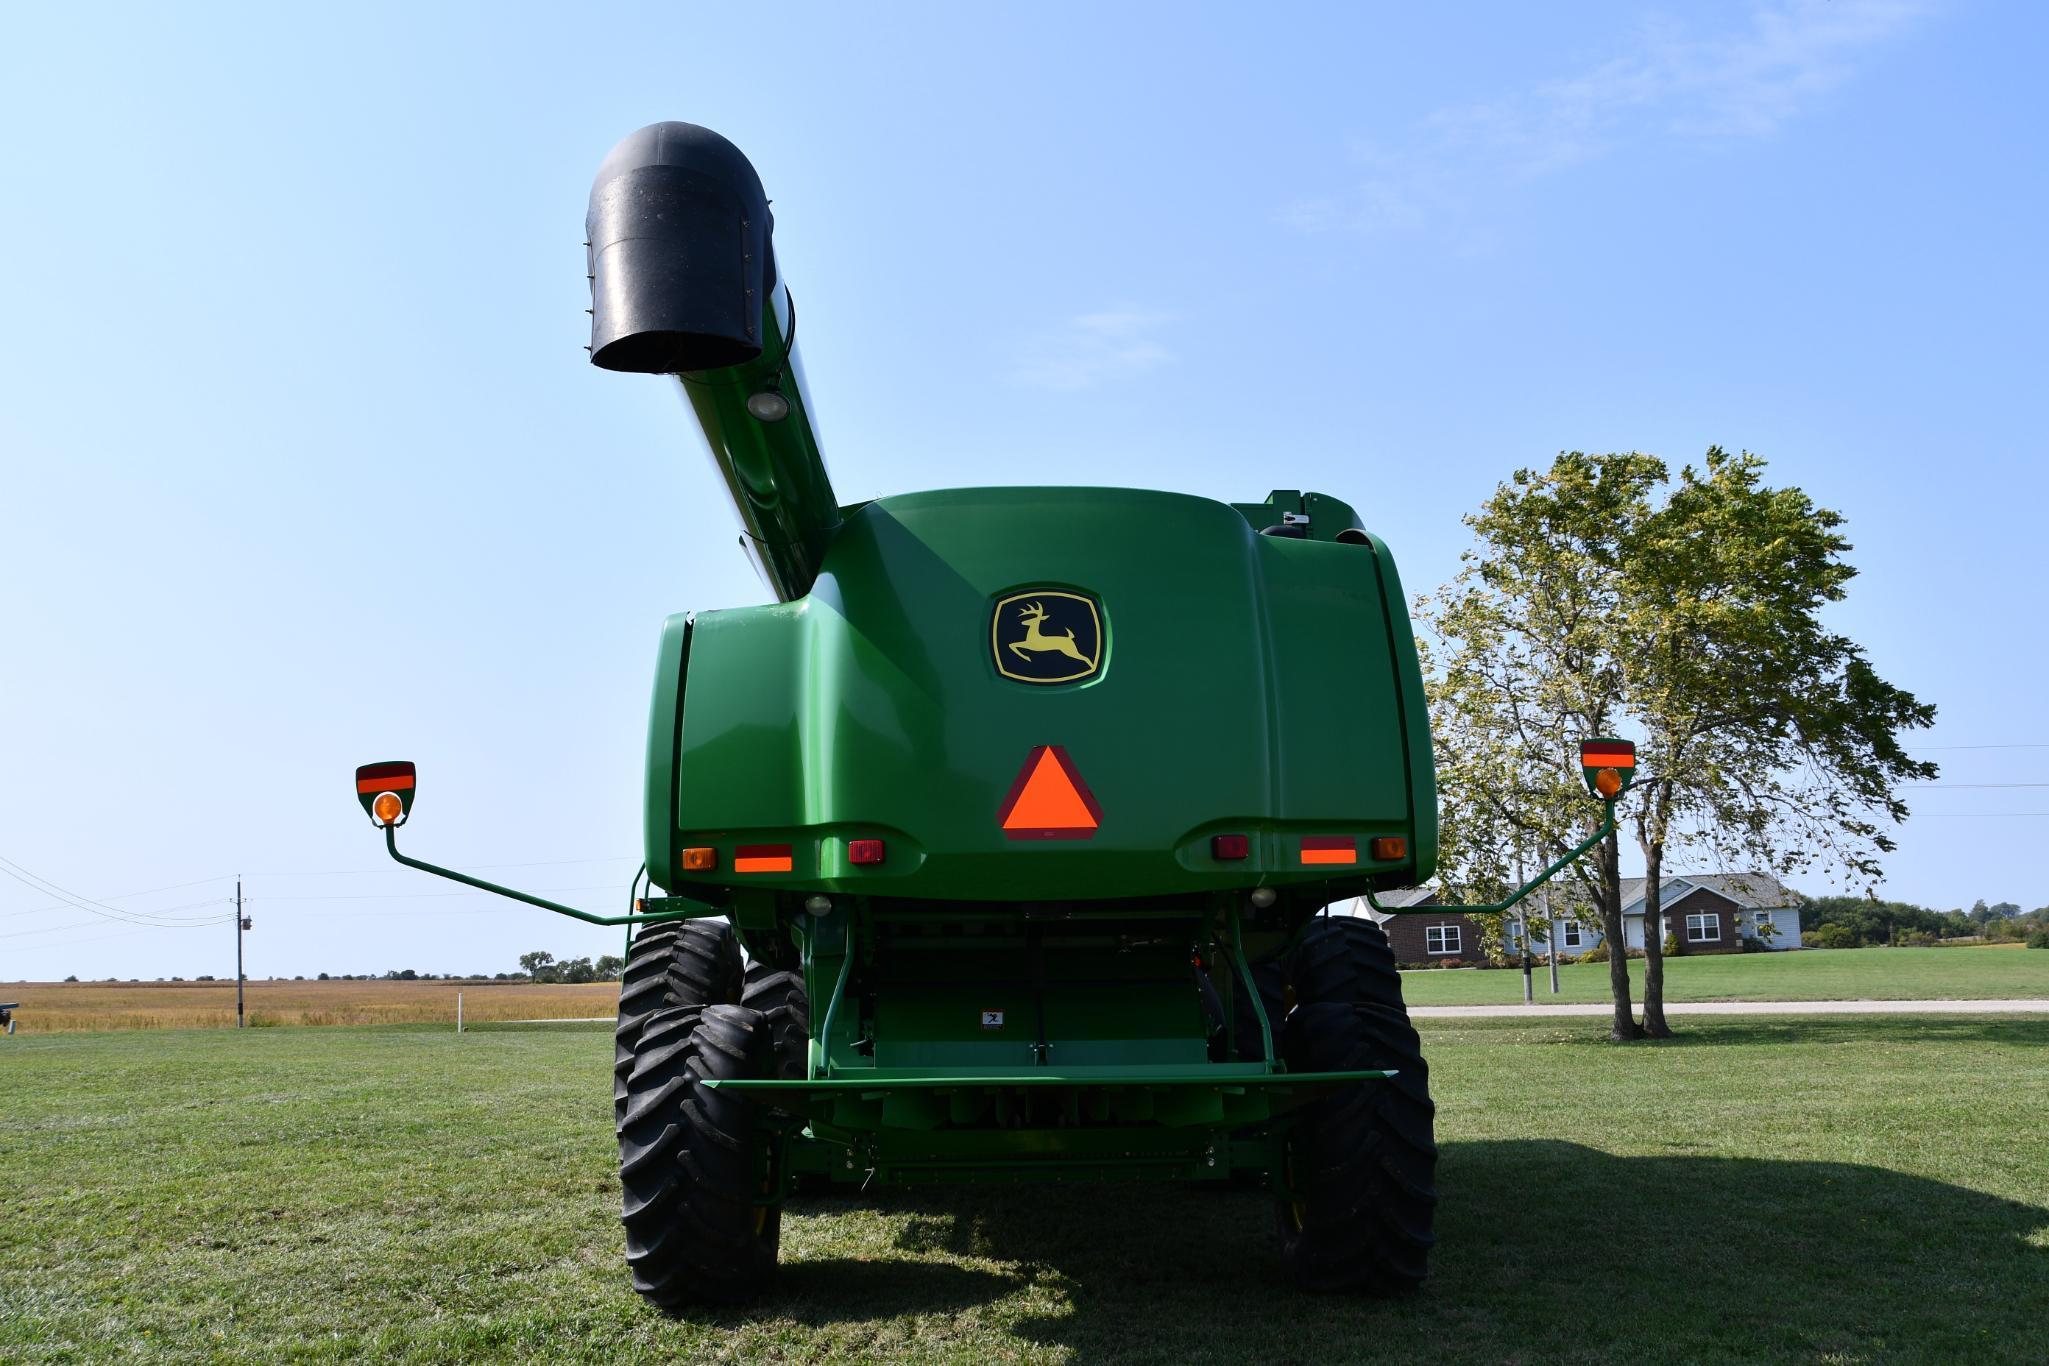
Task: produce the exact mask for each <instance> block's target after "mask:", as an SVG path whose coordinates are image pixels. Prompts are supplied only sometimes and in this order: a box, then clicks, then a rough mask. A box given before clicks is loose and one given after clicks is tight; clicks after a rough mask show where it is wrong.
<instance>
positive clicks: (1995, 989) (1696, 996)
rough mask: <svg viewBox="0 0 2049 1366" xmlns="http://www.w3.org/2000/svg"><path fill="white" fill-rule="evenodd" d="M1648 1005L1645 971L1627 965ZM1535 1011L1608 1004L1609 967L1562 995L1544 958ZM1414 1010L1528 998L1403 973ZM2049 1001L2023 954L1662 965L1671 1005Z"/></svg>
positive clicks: (1460, 978)
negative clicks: (1556, 1005)
mask: <svg viewBox="0 0 2049 1366" xmlns="http://www.w3.org/2000/svg"><path fill="white" fill-rule="evenodd" d="M1629 975H1630V981H1631V983H1632V984H1633V988H1634V993H1635V999H1637V1000H1638V1001H1641V1000H1642V999H1643V963H1642V961H1641V960H1632V961H1631V962H1630V964H1629ZM1531 980H1532V981H1533V982H1534V984H1535V987H1536V1001H1537V1003H1538V1004H1539V1005H1542V1004H1544V1003H1546V1002H1551V1003H1559V1004H1564V1003H1573V1004H1581V1003H1592V1002H1600V1001H1605V1000H1607V999H1608V965H1607V964H1606V963H1562V964H1560V965H1559V968H1558V986H1559V992H1558V994H1557V995H1556V996H1554V995H1552V994H1551V978H1550V969H1549V968H1548V967H1547V966H1546V965H1545V963H1544V960H1543V959H1542V958H1541V957H1540V958H1538V959H1537V960H1536V961H1535V964H1534V966H1533V967H1532V970H1531ZM1402 994H1403V995H1404V996H1406V997H1407V998H1408V1002H1409V1004H1410V1005H1429V1006H1467V1005H1508V1004H1512V1003H1516V1002H1520V1001H1521V1000H1522V998H1523V985H1522V973H1521V971H1520V970H1519V969H1513V968H1511V969H1502V968H1431V969H1418V970H1414V971H1405V972H1403V973H1402ZM2043 997H2049V951H2044V950H2042V949H2024V948H2022V947H2020V946H2019V945H2017V944H2016V945H2010V946H2009V945H1987V946H1977V945H1973V946H1968V947H1960V948H1947V949H1877V948H1874V949H1801V950H1798V951H1789V952H1785V953H1731V954H1695V955H1692V956H1687V957H1680V958H1668V959H1666V960H1665V998H1666V999H1667V1000H1671V1001H1945V1000H1999V999H2016V1000H2018V999H2034V998H2043Z"/></svg>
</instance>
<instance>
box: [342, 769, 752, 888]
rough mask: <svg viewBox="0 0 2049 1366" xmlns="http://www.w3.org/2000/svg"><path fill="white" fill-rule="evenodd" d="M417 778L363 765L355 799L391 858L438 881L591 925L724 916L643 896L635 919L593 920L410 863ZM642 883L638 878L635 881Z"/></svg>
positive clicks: (417, 862)
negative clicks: (407, 840)
mask: <svg viewBox="0 0 2049 1366" xmlns="http://www.w3.org/2000/svg"><path fill="white" fill-rule="evenodd" d="M418 783H419V775H418V773H417V771H416V770H415V768H414V766H413V765H412V764H411V763H409V762H405V761H402V760H395V761H393V762H390V763H382V764H365V765H363V766H362V767H361V768H359V769H357V770H356V798H357V800H358V801H360V802H361V803H362V804H363V811H364V814H366V815H367V816H369V817H370V823H371V824H372V825H375V826H376V827H378V828H379V829H380V830H382V831H384V847H385V849H387V850H388V851H390V853H391V857H392V858H393V859H394V860H395V861H397V862H399V863H403V864H404V865H405V866H406V867H408V868H417V869H419V870H420V871H421V872H423V873H432V874H433V875H434V876H435V877H445V878H447V879H448V880H449V881H450V882H460V883H461V884H462V885H463V886H465V887H474V888H476V889H477V890H478V891H480V892H490V893H491V894H492V895H494V896H503V897H510V898H511V899H512V900H514V901H523V902H525V903H526V904H527V905H529V906H539V907H540V908H541V909H542V910H544V911H553V912H554V913H555V914H557V915H566V916H568V917H570V918H571V919H573V920H581V921H583V922H584V923H585V924H587V925H645V924H651V923H654V922H656V921H662V920H689V919H692V918H693V917H697V916H707V915H717V914H719V913H720V912H719V911H718V910H717V909H716V908H714V907H711V906H707V905H704V904H703V903H701V902H698V901H694V900H692V899H690V898H687V897H679V896H658V897H645V898H641V899H639V900H636V901H635V902H634V903H633V906H634V911H635V913H634V914H632V915H593V914H592V913H591V912H589V911H580V910H578V909H577V908H576V907H574V906H564V905H563V904H562V903H561V902H559V901H549V900H548V899H547V898H546V897H538V896H533V895H531V894H529V893H527V892H516V891H514V890H513V889H512V888H510V887H500V886H499V885H498V884H497V883H495V882H486V881H484V879H482V878H480V877H471V876H470V875H469V874H468V873H458V872H456V871H455V869H453V868H443V867H441V866H439V865H438V864H433V863H426V862H423V861H421V860H420V859H416V858H407V857H406V856H405V855H404V854H401V853H400V852H399V851H398V828H399V827H400V826H401V825H404V824H405V823H406V821H407V820H409V819H411V817H412V814H413V798H414V796H415V795H416V794H417V792H418ZM637 880H638V879H636V881H637Z"/></svg>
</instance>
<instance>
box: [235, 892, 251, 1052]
mask: <svg viewBox="0 0 2049 1366" xmlns="http://www.w3.org/2000/svg"><path fill="white" fill-rule="evenodd" d="M248 928H249V922H248V921H247V920H246V919H244V918H243V916H242V879H240V878H236V879H235V1028H237V1029H240V1028H242V1027H243V1015H242V931H244V930H246V929H248Z"/></svg>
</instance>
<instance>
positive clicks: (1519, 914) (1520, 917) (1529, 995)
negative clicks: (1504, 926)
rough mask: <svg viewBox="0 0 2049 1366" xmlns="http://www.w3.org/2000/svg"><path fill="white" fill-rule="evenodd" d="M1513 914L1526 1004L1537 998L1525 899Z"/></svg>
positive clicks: (1519, 869)
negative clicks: (1520, 945) (1531, 980)
mask: <svg viewBox="0 0 2049 1366" xmlns="http://www.w3.org/2000/svg"><path fill="white" fill-rule="evenodd" d="M1522 884H1523V856H1522V851H1521V850H1520V849H1518V850H1517V851H1516V855H1515V885H1516V886H1518V887H1520V886H1522ZM1515 916H1516V923H1517V925H1518V926H1519V927H1520V929H1521V931H1522V932H1521V934H1520V935H1519V936H1518V937H1519V938H1520V939H1521V940H1522V941H1523V1004H1524V1005H1528V1004H1530V1003H1531V1002H1532V1001H1534V1000H1536V999H1537V994H1536V992H1535V991H1534V990H1533V989H1532V988H1531V986H1530V912H1529V901H1528V900H1527V899H1525V900H1523V901H1521V902H1518V903H1517V905H1516V908H1515Z"/></svg>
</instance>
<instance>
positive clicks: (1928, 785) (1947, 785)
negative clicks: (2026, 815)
mask: <svg viewBox="0 0 2049 1366" xmlns="http://www.w3.org/2000/svg"><path fill="white" fill-rule="evenodd" d="M1902 786H1904V787H1916V788H1923V789H1926V788H1931V787H1941V788H1950V789H1964V788H1995V787H1997V788H2005V787H2049V783H1904V784H1902Z"/></svg>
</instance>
